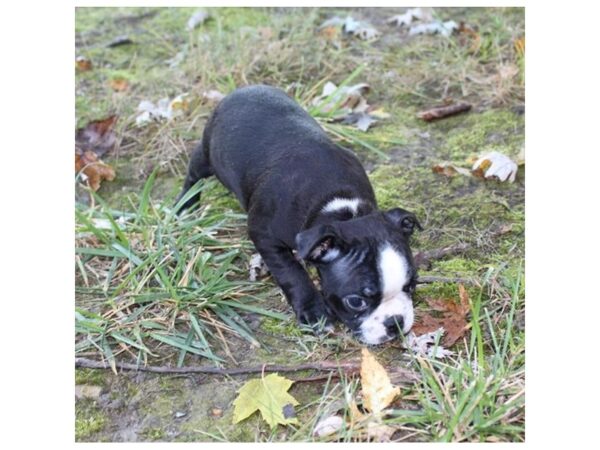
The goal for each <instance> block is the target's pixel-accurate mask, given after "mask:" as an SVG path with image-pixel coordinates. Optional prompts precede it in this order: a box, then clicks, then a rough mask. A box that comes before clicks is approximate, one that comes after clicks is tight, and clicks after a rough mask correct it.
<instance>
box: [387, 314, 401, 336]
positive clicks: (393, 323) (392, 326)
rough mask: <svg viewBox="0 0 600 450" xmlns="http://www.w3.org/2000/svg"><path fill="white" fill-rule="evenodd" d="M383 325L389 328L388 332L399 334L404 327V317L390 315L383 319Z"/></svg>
mask: <svg viewBox="0 0 600 450" xmlns="http://www.w3.org/2000/svg"><path fill="white" fill-rule="evenodd" d="M383 326H384V327H385V329H386V330H387V332H388V334H399V332H400V331H401V330H402V329H403V328H404V317H402V316H392V317H388V318H387V319H385V320H384V321H383Z"/></svg>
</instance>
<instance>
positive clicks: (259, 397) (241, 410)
mask: <svg viewBox="0 0 600 450" xmlns="http://www.w3.org/2000/svg"><path fill="white" fill-rule="evenodd" d="M292 383H293V381H292V380H288V379H287V378H284V377H282V376H280V375H277V374H276V373H272V374H270V375H267V376H266V377H262V378H258V379H254V380H250V381H248V382H247V383H246V384H244V385H243V386H242V387H241V389H240V390H239V394H238V397H237V398H236V399H235V400H234V402H233V405H234V406H235V409H234V410H233V423H234V424H235V423H238V422H240V421H242V420H244V419H245V418H247V417H249V416H251V415H252V414H253V413H254V412H255V411H256V410H259V411H260V413H261V415H262V417H263V419H265V420H266V421H267V422H268V423H269V425H271V428H275V427H276V426H277V424H278V423H279V424H282V425H287V424H298V419H297V418H296V417H295V413H294V409H293V405H297V404H298V401H297V400H296V399H295V398H294V397H292V396H291V395H290V394H288V392H287V391H288V389H289V388H290V387H291V386H292Z"/></svg>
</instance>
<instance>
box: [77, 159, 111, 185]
mask: <svg viewBox="0 0 600 450" xmlns="http://www.w3.org/2000/svg"><path fill="white" fill-rule="evenodd" d="M80 171H81V172H82V174H83V175H82V178H83V179H84V181H86V182H87V183H88V185H89V186H90V188H91V189H92V190H94V191H97V190H98V189H99V188H100V184H101V183H102V181H103V180H108V181H112V180H114V179H115V171H114V169H113V168H112V167H111V166H109V165H108V164H105V163H103V162H102V161H101V160H100V159H98V156H97V155H96V154H95V153H94V152H92V151H89V150H87V151H81V150H80V149H76V150H75V172H77V173H79V172H80Z"/></svg>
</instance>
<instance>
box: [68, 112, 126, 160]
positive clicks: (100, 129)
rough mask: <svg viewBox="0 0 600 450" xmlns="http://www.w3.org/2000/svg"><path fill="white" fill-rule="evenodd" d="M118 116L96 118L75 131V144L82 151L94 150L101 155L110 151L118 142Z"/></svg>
mask: <svg viewBox="0 0 600 450" xmlns="http://www.w3.org/2000/svg"><path fill="white" fill-rule="evenodd" d="M117 119H118V116H116V115H113V116H110V117H107V118H106V119H101V120H94V121H92V122H90V123H88V124H87V125H86V126H85V127H83V128H80V129H78V130H77V131H76V133H75V146H76V147H78V148H80V149H81V150H82V151H92V152H94V153H95V154H96V155H98V156H99V157H102V156H104V154H105V153H108V152H110V151H111V150H112V149H113V148H114V146H115V144H116V142H117V137H116V135H115V133H114V128H115V124H116V123H117Z"/></svg>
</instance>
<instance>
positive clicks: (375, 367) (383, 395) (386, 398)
mask: <svg viewBox="0 0 600 450" xmlns="http://www.w3.org/2000/svg"><path fill="white" fill-rule="evenodd" d="M360 379H361V384H362V390H363V398H364V401H363V404H364V406H365V408H366V409H367V410H369V411H370V412H371V413H373V414H374V415H376V416H378V415H380V414H381V412H382V411H383V410H384V409H385V408H387V407H388V406H389V404H390V403H392V401H393V400H394V399H395V398H396V397H397V396H398V395H400V388H399V387H394V386H392V383H391V382H390V378H389V376H388V374H387V372H386V371H385V369H384V368H383V366H382V365H381V364H379V363H378V362H377V360H376V359H375V357H374V356H373V355H372V354H371V352H369V350H367V349H366V348H363V349H362V362H361V366H360Z"/></svg>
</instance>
